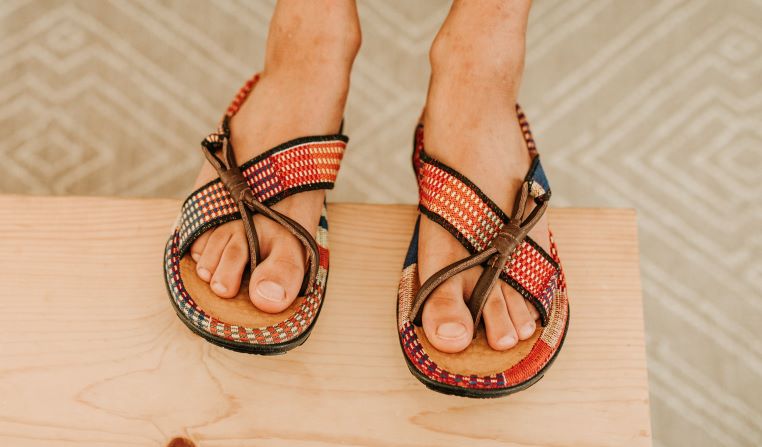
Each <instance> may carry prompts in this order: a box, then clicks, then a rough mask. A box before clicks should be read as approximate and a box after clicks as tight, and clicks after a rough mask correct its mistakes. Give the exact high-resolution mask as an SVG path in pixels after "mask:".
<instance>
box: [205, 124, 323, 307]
mask: <svg viewBox="0 0 762 447" xmlns="http://www.w3.org/2000/svg"><path fill="white" fill-rule="evenodd" d="M201 150H202V151H203V152H204V155H205V156H206V159H207V160H209V163H210V164H211V165H212V166H213V167H214V169H215V170H216V171H217V173H218V175H219V176H220V180H222V183H223V184H224V185H225V187H226V188H227V189H228V191H229V192H230V196H231V197H232V198H233V200H235V203H236V206H237V207H238V210H239V211H240V213H241V220H242V221H243V225H244V229H245V230H246V240H247V242H248V244H249V259H250V263H249V265H250V267H251V269H252V271H253V270H254V268H255V267H256V266H257V263H259V261H260V259H261V258H260V254H259V240H258V238H257V230H256V227H255V226H254V221H253V217H254V215H256V214H262V215H263V216H265V217H267V218H269V219H271V220H273V221H275V222H277V223H278V224H280V225H281V226H282V227H284V228H285V229H287V230H288V231H289V232H290V233H291V234H292V235H294V237H296V239H297V240H299V242H301V243H302V245H304V248H305V251H306V253H307V264H308V269H307V272H306V274H305V277H304V281H303V282H302V288H301V292H300V293H304V292H306V291H307V290H309V289H310V288H311V287H312V285H313V284H314V282H315V278H316V277H317V272H318V266H319V264H320V252H319V251H318V246H317V242H315V239H314V238H313V237H312V235H311V234H310V233H309V231H307V230H306V229H305V228H304V227H303V226H301V225H300V224H299V223H298V222H296V221H295V220H293V219H291V218H290V217H288V216H286V215H284V214H282V213H280V212H278V211H276V210H274V209H272V208H270V207H268V206H267V205H265V204H263V203H262V202H260V201H258V200H257V199H256V198H255V196H254V193H253V192H252V190H251V188H249V185H248V183H247V182H246V179H245V178H244V176H243V174H242V173H241V170H240V168H239V167H238V163H237V162H236V159H235V154H234V153H233V146H232V144H231V142H230V129H229V127H228V118H227V117H226V118H225V119H224V120H223V122H222V127H221V129H220V131H219V132H216V133H213V134H211V135H209V136H208V137H207V138H206V139H205V140H204V141H203V143H202V144H201ZM218 152H221V155H222V157H220V156H218V154H217V153H218Z"/></svg>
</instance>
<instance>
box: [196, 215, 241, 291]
mask: <svg viewBox="0 0 762 447" xmlns="http://www.w3.org/2000/svg"><path fill="white" fill-rule="evenodd" d="M232 223H233V222H228V223H226V224H223V225H220V226H219V227H217V228H215V229H214V230H212V231H209V232H207V233H211V235H209V238H208V240H207V241H206V245H205V246H204V251H203V253H201V257H199V259H198V261H197V263H196V274H198V277H199V278H201V279H202V280H204V281H206V282H209V281H211V280H212V275H214V272H215V271H216V270H217V266H218V265H219V263H220V258H221V257H222V252H223V251H224V250H225V246H226V245H227V243H228V241H229V240H230V238H231V237H232V236H233V233H234V231H232V230H233V227H232V226H231V224H232Z"/></svg>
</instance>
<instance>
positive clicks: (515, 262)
mask: <svg viewBox="0 0 762 447" xmlns="http://www.w3.org/2000/svg"><path fill="white" fill-rule="evenodd" d="M517 110H518V116H519V123H520V125H521V127H522V130H523V132H524V137H525V142H526V145H527V149H528V150H529V153H530V156H531V158H532V162H531V165H530V168H529V172H528V173H527V175H526V176H525V178H524V181H523V183H522V185H521V188H520V189H519V191H518V192H517V194H516V199H515V201H514V208H513V212H512V213H511V215H510V216H508V215H506V213H504V212H503V211H502V210H501V209H500V208H499V207H498V206H497V205H496V204H495V202H494V201H492V200H491V199H490V198H489V197H487V195H485V194H484V193H483V192H482V191H481V190H480V189H479V188H478V187H477V186H476V184H474V183H473V182H472V181H470V180H469V179H468V178H466V177H465V176H463V175H462V174H460V173H459V172H457V171H456V170H454V169H452V168H451V167H449V166H447V165H445V164H443V163H442V162H440V161H438V160H436V159H434V158H432V157H431V156H429V155H428V154H426V152H425V150H424V145H423V125H422V124H419V126H418V128H417V129H416V138H415V147H414V152H413V165H414V169H415V172H416V176H417V178H418V184H419V197H420V201H419V210H420V212H421V215H422V216H425V218H428V219H429V220H431V221H433V222H436V223H437V224H439V225H440V226H441V227H442V228H444V229H446V230H447V231H448V232H449V233H450V234H451V235H452V236H453V237H454V238H455V239H457V240H458V241H459V242H460V243H461V245H463V247H465V248H466V249H467V250H468V252H469V255H468V256H467V257H465V258H464V259H461V260H459V261H457V262H455V263H453V264H450V265H448V266H446V267H444V268H442V269H441V270H439V271H438V272H436V273H435V274H433V275H432V276H431V277H429V278H428V279H427V280H426V281H424V283H423V284H419V282H418V272H417V251H418V225H419V224H418V223H416V227H415V229H414V234H413V240H412V241H411V244H410V248H409V250H408V254H407V256H406V260H405V265H404V269H403V275H402V278H401V281H400V287H399V293H398V326H399V334H400V343H401V345H402V349H403V352H404V354H405V356H406V360H407V363H408V366H409V367H410V370H411V372H413V374H414V375H415V376H416V377H417V378H418V379H419V380H421V381H422V382H423V383H424V384H426V385H427V386H429V387H430V388H432V389H434V390H436V391H440V392H444V393H448V394H457V395H463V396H469V397H494V396H500V395H505V394H510V393H512V392H515V391H518V390H520V389H524V388H526V387H527V386H530V385H531V384H533V383H534V382H536V381H537V380H539V378H540V377H542V374H544V371H545V370H546V368H547V367H548V366H549V365H550V363H551V362H552V360H553V359H554V358H555V355H556V354H557V352H558V351H559V349H560V347H561V345H562V343H563V339H564V337H565V335H566V327H567V324H568V314H569V312H568V300H567V297H566V285H565V280H564V276H563V271H562V268H561V265H560V261H559V259H558V254H557V251H556V246H555V242H554V241H553V238H552V234H550V233H549V234H548V238H549V242H550V247H551V249H550V253H548V252H546V251H545V250H544V249H543V248H542V247H541V246H540V245H539V244H538V243H537V242H536V241H534V240H533V239H532V238H531V237H530V236H529V235H528V233H529V231H530V230H531V229H532V228H533V227H534V226H535V225H536V223H537V222H538V221H539V220H540V218H541V217H542V216H543V214H544V213H545V211H546V210H547V207H548V203H549V200H550V197H551V191H550V186H549V184H548V180H547V177H546V176H545V173H544V170H543V169H542V165H541V163H540V158H539V155H538V154H537V150H536V147H535V144H534V140H533V139H532V136H531V132H530V130H529V126H528V124H527V122H526V118H525V116H524V114H523V113H522V112H521V109H519V108H517ZM530 201H531V202H532V203H533V206H532V207H531V209H529V210H528V208H530V207H527V203H528V202H530ZM419 220H420V217H419ZM476 267H482V272H481V274H480V277H479V279H478V281H477V283H476V286H475V288H474V290H473V291H472V292H471V294H470V298H469V301H468V307H469V310H470V312H471V316H472V318H473V319H474V330H475V336H474V341H473V342H472V345H471V346H469V348H467V349H466V350H465V351H463V352H460V353H457V354H446V353H442V352H439V351H438V350H436V349H435V348H434V347H433V346H432V345H431V344H430V343H428V341H427V340H426V339H425V337H426V336H425V333H424V332H423V331H422V328H421V327H420V326H421V315H422V313H423V306H424V304H425V302H426V299H427V298H428V297H429V296H430V295H431V293H432V292H433V291H434V290H435V289H436V287H438V286H439V285H440V284H442V283H443V282H444V281H445V280H447V279H449V278H451V277H452V276H454V275H457V274H459V273H462V272H464V271H466V270H469V269H471V268H476ZM498 281H504V282H505V283H507V284H508V285H510V286H511V287H512V288H513V289H515V290H516V291H517V292H518V293H519V294H520V295H522V296H523V297H524V298H525V299H527V300H528V301H529V302H531V303H532V304H533V305H534V307H535V308H536V309H537V311H538V313H539V315H540V323H541V327H538V329H537V331H536V332H535V335H534V336H533V337H530V339H528V340H524V341H521V342H519V345H517V346H516V347H514V348H512V349H511V350H508V351H505V352H498V351H494V350H492V349H491V348H489V347H488V346H487V344H486V337H485V336H484V334H483V328H482V327H481V326H480V322H481V316H482V310H483V308H484V304H485V302H486V300H487V297H488V296H489V293H490V291H491V290H492V289H493V288H494V287H495V286H496V285H497V283H498ZM520 352H525V353H526V354H525V355H522V354H519V353H520Z"/></svg>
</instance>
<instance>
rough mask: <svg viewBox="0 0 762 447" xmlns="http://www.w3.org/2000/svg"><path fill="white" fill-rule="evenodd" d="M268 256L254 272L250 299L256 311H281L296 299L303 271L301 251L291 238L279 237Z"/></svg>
mask: <svg viewBox="0 0 762 447" xmlns="http://www.w3.org/2000/svg"><path fill="white" fill-rule="evenodd" d="M274 237H276V238H277V239H278V243H277V244H275V246H274V247H273V249H272V250H271V251H270V252H269V253H268V254H267V257H265V259H264V260H263V261H262V262H261V263H260V264H259V265H257V267H256V268H255V269H254V272H253V273H252V275H251V282H250V283H249V297H250V298H251V301H252V302H253V303H254V305H255V306H257V308H258V309H260V310H262V311H264V312H269V313H278V312H282V311H283V310H285V309H286V308H288V306H290V305H291V303H292V302H293V301H294V300H295V299H296V296H297V294H298V293H299V289H300V288H301V286H302V281H303V280H304V272H305V264H304V262H305V260H304V248H303V247H302V245H301V244H300V243H299V242H297V241H296V239H294V238H293V237H291V236H285V235H284V234H281V236H280V237H278V236H274Z"/></svg>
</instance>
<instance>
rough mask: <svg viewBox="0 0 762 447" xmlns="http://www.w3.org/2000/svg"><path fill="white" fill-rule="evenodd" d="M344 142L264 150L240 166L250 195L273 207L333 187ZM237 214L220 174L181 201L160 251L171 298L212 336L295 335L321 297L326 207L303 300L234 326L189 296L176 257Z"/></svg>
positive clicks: (325, 140) (276, 339) (237, 103)
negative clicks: (266, 318)
mask: <svg viewBox="0 0 762 447" xmlns="http://www.w3.org/2000/svg"><path fill="white" fill-rule="evenodd" d="M258 80H259V75H256V76H254V77H253V78H252V79H250V80H249V81H247V82H246V84H244V86H243V87H242V88H241V89H240V90H239V92H238V94H237V95H236V96H235V99H234V100H233V102H232V103H231V105H230V106H229V107H228V109H227V111H226V116H227V117H228V118H231V117H232V116H233V115H234V114H235V113H236V112H237V111H238V110H239V109H240V107H241V105H242V104H243V102H244V101H245V100H246V98H247V97H248V95H249V93H251V91H252V89H253V88H254V86H255V85H256V83H257V81H258ZM219 133H221V129H220V130H218V134H219ZM213 135H214V134H213ZM346 144H347V137H345V136H343V135H328V136H317V137H305V138H298V139H295V140H292V141H289V142H286V143H284V144H281V145H279V146H277V147H275V148H273V149H270V150H268V151H266V152H264V153H262V154H261V155H259V156H257V157H255V158H253V159H251V160H249V161H247V162H246V163H244V164H242V165H241V166H240V168H241V172H242V174H243V176H244V178H245V179H246V182H247V184H248V185H249V188H251V190H252V191H253V193H254V197H255V198H256V199H257V200H258V201H260V202H262V203H264V204H265V205H268V206H272V205H274V204H275V203H277V202H278V201H280V200H282V199H283V198H285V197H288V196H289V195H291V194H295V193H298V192H301V191H308V190H314V189H331V188H333V185H334V183H335V181H336V176H337V175H338V172H339V166H340V163H341V159H342V157H343V154H344V149H345V148H346ZM240 218H241V215H240V212H239V210H238V208H237V206H236V204H235V201H234V200H233V199H232V198H231V197H230V193H229V192H228V190H227V188H226V187H225V185H224V184H223V183H222V181H221V180H220V179H216V180H214V181H211V182H209V183H207V184H206V185H204V186H202V187H200V188H198V189H197V190H196V191H194V192H193V193H191V194H190V196H189V197H188V198H187V199H186V200H185V202H184V203H183V205H182V209H181V212H180V216H179V217H178V221H177V224H176V226H175V229H174V231H173V232H172V235H171V236H170V238H169V240H168V241H167V246H166V249H165V253H164V272H165V276H166V282H167V286H168V289H169V291H170V295H171V297H172V300H174V302H175V304H176V305H177V308H178V309H179V311H180V312H181V313H182V314H183V315H184V316H185V319H186V320H187V321H189V322H190V323H191V324H193V325H194V326H195V327H196V328H198V329H200V330H202V331H204V332H206V333H208V334H210V335H213V336H215V337H219V338H223V339H225V340H228V341H232V342H237V343H243V344H256V345H272V344H277V343H284V342H288V341H290V340H293V339H294V338H296V337H298V336H299V335H301V334H302V333H304V332H305V331H306V330H307V329H308V328H309V327H310V325H311V324H312V323H313V322H314V321H315V318H316V317H317V314H318V312H319V310H320V307H321V305H322V302H323V297H324V296H325V286H326V281H327V280H328V262H329V252H328V220H327V216H326V208H325V206H323V209H322V214H321V217H320V222H319V224H318V227H317V230H316V234H315V242H317V246H318V253H319V258H320V260H319V264H318V272H317V277H316V278H315V281H314V283H313V285H312V287H311V288H310V289H309V290H307V291H305V293H304V299H303V300H302V301H301V303H300V304H299V306H298V308H297V309H296V311H295V312H294V313H293V314H292V315H291V316H289V317H288V318H286V319H285V320H283V321H281V322H279V323H277V324H275V325H270V326H264V327H246V326H241V325H233V324H229V323H227V322H225V321H221V320H219V319H217V318H215V317H214V316H212V315H210V314H209V313H208V312H206V311H204V309H202V308H201V307H200V306H199V305H198V304H197V303H196V302H195V301H194V300H193V297H192V296H191V295H190V293H188V290H187V289H186V287H185V284H184V282H183V278H182V275H181V270H180V261H181V259H182V258H183V256H184V255H185V253H186V252H187V250H188V248H189V247H190V246H191V244H192V243H193V241H195V240H196V238H198V237H199V236H200V235H201V234H203V233H204V232H205V231H208V230H209V229H211V228H214V227H216V226H218V225H221V224H223V223H225V222H229V221H231V220H235V219H240Z"/></svg>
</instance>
